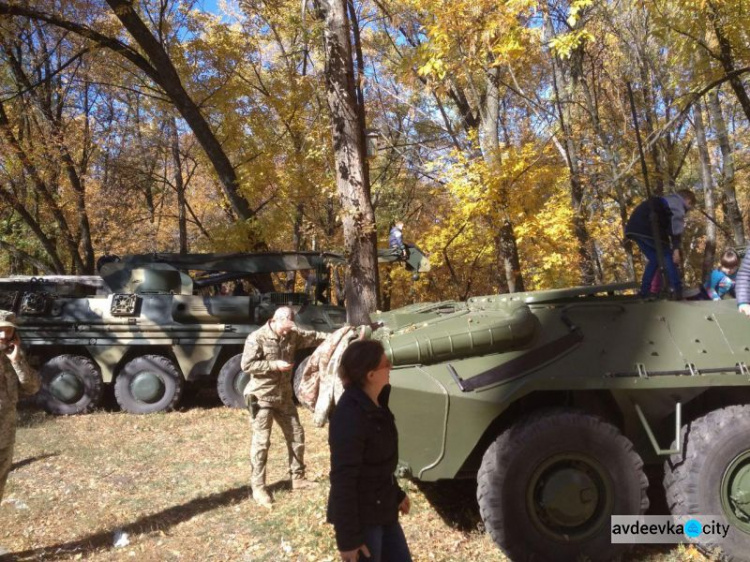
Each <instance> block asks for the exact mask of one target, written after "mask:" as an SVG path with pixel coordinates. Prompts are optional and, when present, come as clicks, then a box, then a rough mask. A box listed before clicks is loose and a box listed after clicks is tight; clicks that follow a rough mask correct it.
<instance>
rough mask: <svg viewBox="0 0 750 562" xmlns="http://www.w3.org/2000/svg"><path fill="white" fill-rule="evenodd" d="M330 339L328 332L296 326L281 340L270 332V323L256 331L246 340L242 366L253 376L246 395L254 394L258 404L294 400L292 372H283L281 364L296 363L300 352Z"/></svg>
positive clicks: (246, 389)
mask: <svg viewBox="0 0 750 562" xmlns="http://www.w3.org/2000/svg"><path fill="white" fill-rule="evenodd" d="M327 336H328V334H327V333H325V332H315V331H312V330H300V329H299V328H297V327H295V328H294V329H293V330H292V331H291V332H289V333H288V334H287V335H286V336H284V337H283V338H282V337H279V336H278V335H276V333H275V332H274V331H273V330H271V326H270V322H269V323H266V324H265V325H264V326H261V327H260V328H258V329H257V330H255V331H254V332H253V333H252V334H250V335H249V336H248V337H247V340H245V350H244V352H243V353H242V362H241V363H240V365H241V367H242V370H243V371H245V372H246V373H247V374H248V375H250V377H251V378H250V382H249V383H248V384H247V386H246V387H245V395H246V396H247V395H248V394H252V395H254V396H255V397H257V399H258V401H259V402H281V401H282V400H285V399H286V398H289V399H291V377H292V371H280V370H279V362H280V361H286V362H287V363H292V364H293V363H294V355H295V353H296V352H297V350H298V349H304V348H305V347H313V346H316V345H318V344H319V343H320V342H322V341H323V340H324V339H325V338H326V337H327Z"/></svg>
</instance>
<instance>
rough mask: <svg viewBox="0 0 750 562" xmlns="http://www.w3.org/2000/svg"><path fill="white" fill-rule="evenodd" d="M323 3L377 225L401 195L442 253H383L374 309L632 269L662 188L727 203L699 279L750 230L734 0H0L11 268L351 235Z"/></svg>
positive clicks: (1, 257)
mask: <svg viewBox="0 0 750 562" xmlns="http://www.w3.org/2000/svg"><path fill="white" fill-rule="evenodd" d="M322 4H328V5H329V6H328V7H329V8H330V6H332V5H333V4H336V5H338V7H339V8H341V11H342V12H343V18H344V24H345V25H346V27H345V32H346V34H347V35H348V37H349V39H350V41H351V45H352V50H351V56H352V60H351V61H350V64H351V68H350V69H349V75H350V76H349V77H350V79H351V81H352V82H351V84H350V86H351V89H352V91H353V92H354V96H355V98H356V99H355V102H356V104H357V107H358V113H357V119H358V120H359V126H360V128H361V130H362V131H363V132H364V131H366V132H367V135H366V136H367V137H368V138H369V140H370V141H371V142H370V145H371V147H372V151H371V153H370V155H369V157H368V158H366V159H364V173H365V174H366V175H367V177H368V178H369V181H365V182H364V186H363V190H364V193H365V195H366V196H367V197H368V198H369V200H370V202H371V204H372V209H373V211H374V221H375V225H374V228H375V229H376V231H377V239H378V241H379V242H380V244H379V245H380V246H381V247H383V246H386V245H387V242H386V240H387V236H388V229H389V228H390V226H391V225H392V224H393V222H394V221H395V220H397V219H403V220H404V221H405V223H406V228H405V232H404V237H405V239H406V240H407V241H409V242H413V243H416V244H417V245H418V246H420V247H421V248H422V249H423V250H425V251H426V252H428V253H429V255H430V260H431V263H432V271H431V273H430V274H429V275H425V276H423V277H422V279H421V280H419V281H417V282H413V281H412V279H411V277H410V275H409V274H408V273H407V272H406V271H405V270H404V269H402V268H400V267H391V268H387V269H385V268H383V269H381V271H380V286H381V290H382V297H381V298H382V301H381V306H382V307H383V308H386V309H387V308H390V307H395V306H400V305H402V304H406V303H408V302H412V301H415V300H436V299H465V298H467V297H469V296H472V295H477V294H488V293H496V292H507V291H518V290H533V289H542V288H554V287H567V286H574V285H581V284H593V283H601V282H607V283H608V282H621V281H630V280H634V279H636V278H637V276H638V273H639V271H640V268H641V267H642V265H641V263H640V256H639V255H638V252H635V253H634V251H633V247H632V246H631V245H630V244H628V243H627V242H625V241H624V240H623V225H624V221H625V220H626V219H627V216H628V213H629V212H630V211H631V210H632V208H633V207H634V205H635V204H637V203H638V202H639V201H640V200H642V199H643V198H644V197H645V196H646V193H647V190H648V191H649V192H652V193H656V194H659V193H667V192H670V191H673V190H676V189H682V188H688V189H692V190H694V191H695V192H696V194H697V196H698V200H699V206H700V207H701V208H702V210H703V211H705V213H706V215H708V217H710V218H711V219H712V220H709V219H708V218H706V217H705V216H704V215H701V214H698V213H695V214H694V215H693V216H691V217H690V219H689V222H688V228H687V233H686V236H685V243H684V249H685V252H686V258H687V259H686V263H685V275H686V278H687V279H688V284H689V285H690V284H692V285H697V284H698V283H700V281H701V279H702V278H703V277H704V276H705V275H706V273H707V272H709V271H710V269H711V268H713V267H714V265H715V261H716V255H717V252H719V253H720V252H721V250H723V249H724V248H726V247H729V246H732V247H742V246H744V245H745V243H746V242H745V232H746V224H745V217H747V216H748V204H750V200H749V197H750V194H749V190H748V164H749V163H750V155H749V154H748V143H747V141H746V138H747V137H748V125H749V124H750V93H748V91H747V84H746V77H747V73H748V71H750V38H749V37H748V34H749V33H750V31H749V30H750V6H748V5H747V3H745V2H743V1H742V0H724V1H718V0H713V1H712V0H669V1H667V0H649V1H637V0H609V1H606V0H600V1H594V0H576V1H565V0H548V1H539V0H534V1H532V0H505V1H497V0H471V1H469V0H315V1H309V2H304V1H303V2H300V0H293V1H292V0H268V1H260V0H237V1H230V2H222V1H220V2H219V4H218V5H213V4H212V5H211V6H210V9H207V8H208V7H207V6H206V5H205V4H203V3H201V2H199V1H195V0H136V1H128V0H26V1H13V0H0V272H2V273H3V274H11V273H12V274H34V275H35V274H43V273H45V274H48V273H67V274H91V273H94V272H95V263H96V259H97V258H98V257H99V256H101V255H104V254H112V253H114V254H125V253H143V252H157V251H158V252H167V251H175V252H178V251H179V252H188V251H190V252H203V251H221V252H227V251H257V250H326V251H336V250H340V249H342V248H344V247H345V246H346V240H345V239H344V237H345V234H344V230H345V229H344V228H343V226H342V225H343V222H344V221H345V219H346V217H347V216H348V213H349V214H350V213H351V205H349V204H348V203H351V202H348V201H347V200H346V197H344V196H342V193H341V192H340V190H337V186H336V178H337V168H339V169H338V172H339V176H340V175H341V172H342V171H341V169H340V166H339V164H338V160H337V157H336V149H340V146H336V144H335V143H332V142H331V138H332V133H331V128H332V121H331V116H330V111H331V108H330V105H329V103H330V98H329V100H328V103H327V97H326V96H327V95H328V96H330V95H331V82H330V80H329V81H327V80H326V72H327V70H330V68H328V66H330V65H328V66H327V65H326V60H327V58H326V56H327V55H326V48H327V47H326V45H328V44H327V43H326V42H325V40H324V32H325V26H326V25H327V22H326V19H325V6H323V8H321V5H322ZM326 40H327V39H326ZM329 62H330V61H329ZM329 78H330V76H329ZM629 88H630V90H631V91H632V94H633V95H632V100H633V106H634V113H635V115H636V116H637V121H638V124H639V127H640V132H641V137H642V140H643V144H644V155H645V158H644V161H645V170H644V167H643V166H642V162H641V161H640V160H639V153H638V147H637V136H636V132H635V126H634V119H633V112H632V111H631V100H630V96H629ZM333 123H334V127H335V126H336V121H335V120H334V121H333ZM360 226H361V225H360ZM363 228H364V230H367V229H368V228H372V227H370V226H367V225H365V227H363ZM360 230H362V229H360ZM350 232H351V231H350Z"/></svg>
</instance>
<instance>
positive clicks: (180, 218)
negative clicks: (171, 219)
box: [169, 117, 188, 254]
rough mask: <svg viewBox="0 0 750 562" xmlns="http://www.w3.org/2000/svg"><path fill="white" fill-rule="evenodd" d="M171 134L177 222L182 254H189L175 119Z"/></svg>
mask: <svg viewBox="0 0 750 562" xmlns="http://www.w3.org/2000/svg"><path fill="white" fill-rule="evenodd" d="M169 134H170V136H171V137H172V139H171V140H172V165H173V166H174V174H173V176H174V188H175V191H176V192H177V222H178V225H179V228H178V230H179V232H180V253H181V254H187V253H188V239H187V211H186V207H187V202H186V200H185V181H184V179H183V177H182V158H181V157H180V137H179V136H178V135H177V120H176V119H175V118H174V117H173V118H172V119H171V120H170V123H169Z"/></svg>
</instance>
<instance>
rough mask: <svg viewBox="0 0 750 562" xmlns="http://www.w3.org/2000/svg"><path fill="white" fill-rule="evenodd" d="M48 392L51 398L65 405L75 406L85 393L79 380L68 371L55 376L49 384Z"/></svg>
mask: <svg viewBox="0 0 750 562" xmlns="http://www.w3.org/2000/svg"><path fill="white" fill-rule="evenodd" d="M49 390H50V393H51V394H52V396H54V397H55V398H57V399H58V400H59V401H60V402H64V403H65V404H75V403H76V402H78V401H79V400H80V399H81V398H83V395H84V394H85V392H86V388H85V387H84V386H83V382H81V379H79V378H78V377H77V376H76V375H75V374H73V373H71V372H68V371H62V372H60V373H59V374H57V375H55V377H54V378H53V379H52V380H51V381H50V383H49Z"/></svg>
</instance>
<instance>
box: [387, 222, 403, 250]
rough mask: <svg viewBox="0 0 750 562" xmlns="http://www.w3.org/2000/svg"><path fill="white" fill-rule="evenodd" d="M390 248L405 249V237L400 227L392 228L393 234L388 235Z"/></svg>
mask: <svg viewBox="0 0 750 562" xmlns="http://www.w3.org/2000/svg"><path fill="white" fill-rule="evenodd" d="M388 247H389V248H403V247H404V237H403V234H402V233H401V229H400V228H399V227H398V226H394V227H393V228H391V232H390V233H389V234H388Z"/></svg>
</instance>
